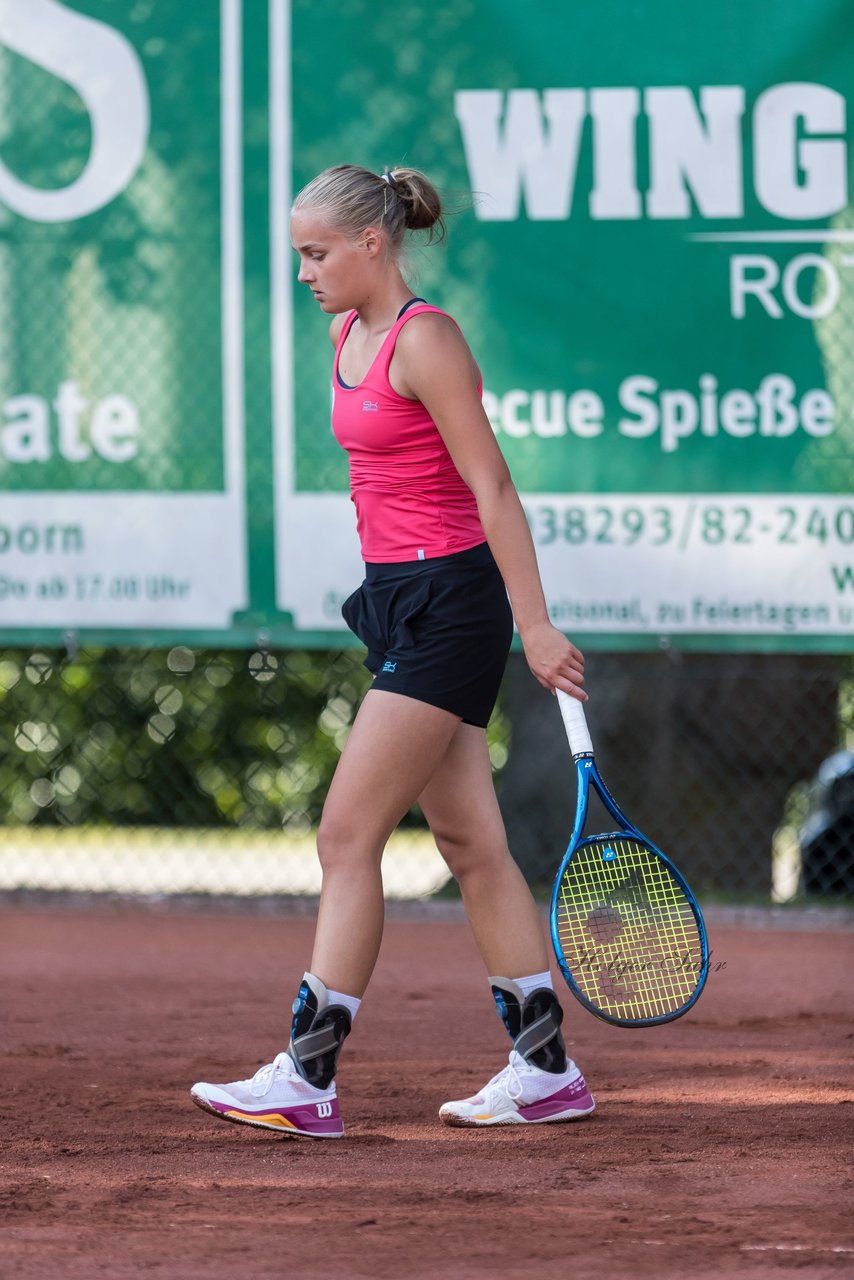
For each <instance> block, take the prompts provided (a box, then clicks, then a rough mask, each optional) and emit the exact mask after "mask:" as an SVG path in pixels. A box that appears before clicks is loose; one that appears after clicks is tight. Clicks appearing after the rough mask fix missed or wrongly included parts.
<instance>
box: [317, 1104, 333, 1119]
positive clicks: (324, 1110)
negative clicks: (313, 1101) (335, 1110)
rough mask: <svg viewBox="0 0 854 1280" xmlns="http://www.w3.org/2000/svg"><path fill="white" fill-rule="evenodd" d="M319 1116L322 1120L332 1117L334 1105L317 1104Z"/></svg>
mask: <svg viewBox="0 0 854 1280" xmlns="http://www.w3.org/2000/svg"><path fill="white" fill-rule="evenodd" d="M317 1114H318V1115H319V1116H320V1117H321V1118H325V1117H326V1116H331V1115H332V1103H331V1102H318V1104H317Z"/></svg>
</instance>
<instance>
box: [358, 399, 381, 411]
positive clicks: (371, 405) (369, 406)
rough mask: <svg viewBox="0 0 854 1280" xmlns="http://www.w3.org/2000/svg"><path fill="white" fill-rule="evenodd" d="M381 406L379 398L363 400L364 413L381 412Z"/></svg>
mask: <svg viewBox="0 0 854 1280" xmlns="http://www.w3.org/2000/svg"><path fill="white" fill-rule="evenodd" d="M379 411H380V406H379V401H377V400H363V401H362V413H379Z"/></svg>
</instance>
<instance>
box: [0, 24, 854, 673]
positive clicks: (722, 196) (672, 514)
mask: <svg viewBox="0 0 854 1280" xmlns="http://www.w3.org/2000/svg"><path fill="white" fill-rule="evenodd" d="M186 8H187V7H185V6H175V5H172V4H170V3H168V2H167V0H145V3H142V2H141V3H139V4H135V5H131V6H116V5H115V4H113V3H110V2H109V0H75V2H74V3H70V2H64V3H60V0H0V274H2V279H3V284H4V288H3V289H1V290H0V410H2V418H0V504H1V505H0V635H2V637H3V638H4V639H6V640H9V639H11V638H14V637H25V636H26V637H27V638H28V639H31V638H35V637H41V636H56V635H61V634H63V633H65V632H72V633H75V634H80V635H92V636H100V637H107V638H121V639H122V640H123V641H124V642H130V643H134V642H139V643H150V642H151V641H152V640H158V639H162V640H163V641H164V642H167V641H170V640H172V639H174V638H176V637H184V638H187V639H188V640H190V641H192V640H193V639H194V638H195V639H197V640H199V641H200V642H202V641H213V640H216V641H218V642H223V643H233V644H244V643H254V642H255V641H256V640H257V638H258V635H259V633H261V634H262V636H263V638H264V639H265V640H267V641H269V642H270V643H283V644H296V645H299V644H310V643H321V642H325V641H326V642H331V643H337V642H338V640H339V638H343V634H344V628H343V623H342V621H341V617H340V604H341V601H342V599H343V598H344V597H346V596H347V595H348V594H349V593H350V592H351V591H352V590H353V587H354V586H355V585H356V584H357V582H358V581H359V577H360V573H361V566H360V561H359V556H358V544H357V541H356V535H355V521H354V518H353V512H352V505H351V503H350V501H349V498H348V493H347V466H346V458H345V457H344V455H343V454H342V453H341V451H340V450H339V449H338V446H337V445H336V443H335V441H334V439H333V437H332V435H331V431H330V427H329V395H330V387H329V375H330V360H331V348H330V346H329V343H328V340H327V334H326V330H327V323H328V322H327V318H326V317H325V316H324V315H323V314H322V313H320V312H319V311H318V309H317V307H316V304H315V303H314V302H313V300H312V298H311V295H310V294H309V293H308V291H306V290H304V289H302V288H301V287H300V286H299V285H298V284H297V283H296V279H295V270H294V261H293V254H292V250H291V248H290V241H289V234H288V214H289V208H290V203H291V200H292V198H293V194H294V193H295V191H296V190H298V189H299V187H300V186H301V185H302V184H303V183H304V182H306V181H307V180H308V179H309V178H311V177H312V176H313V175H314V174H315V173H316V172H318V171H319V170H320V169H322V168H324V167H326V166H328V165H330V164H336V163H341V162H351V163H356V164H364V165H366V166H368V167H370V168H372V169H373V170H375V171H377V172H379V171H381V170H382V169H383V168H384V167H386V166H393V165H395V164H399V163H406V164H413V165H416V166H417V167H420V168H423V169H424V170H425V171H426V172H427V173H428V174H430V175H431V177H433V178H434V179H435V181H436V182H437V184H438V185H439V187H440V188H441V189H442V190H443V191H444V192H445V193H446V194H447V197H448V202H449V206H450V207H451V209H452V210H455V211H456V212H455V213H454V215H453V216H452V217H451V220H450V223H451V225H450V235H449V238H448V241H447V244H445V245H442V246H439V247H431V248H429V249H425V248H418V247H417V246H416V247H415V248H413V250H412V252H411V255H410V268H411V270H412V273H413V280H414V281H415V284H416V286H417V290H418V292H419V293H420V294H421V295H423V296H426V297H428V298H429V300H430V301H432V302H434V303H436V304H437V305H439V306H442V307H444V308H446V309H447V310H449V311H450V312H451V313H452V314H453V315H454V316H455V317H456V318H457V319H458V320H459V322H460V323H461V325H462V327H463V329H464V332H465V333H466V335H467V337H468V339H469V341H470V343H471V345H472V347H473V349H474V352H475V355H476V357H477V359H478V361H479V363H480V365H481V367H482V369H483V372H484V384H485V390H484V405H485V408H486V412H487V414H488V416H489V418H490V421H491V422H492V425H493V428H494V430H495V432H496V435H497V438H498V440H499V442H500V444H501V447H502V449H503V451H504V453H505V455H506V457H507V459H508V462H509V464H510V467H511V470H512V472H513V475H514V478H515V480H516V483H517V486H518V488H519V490H520V492H521V493H522V495H523V501H524V503H525V507H526V510H527V513H528V517H529V521H530V525H531V529H532V533H533V536H534V540H535V543H536V545H537V550H538V555H539V558H540V564H541V568H542V573H543V578H544V582H545V585H546V590H547V595H548V598H549V604H550V608H551V611H552V614H553V617H554V618H555V620H556V621H557V622H558V623H559V625H561V626H563V627H564V628H565V629H566V630H567V631H569V632H570V633H572V634H576V635H579V636H582V637H585V638H586V639H585V643H588V644H593V645H595V644H599V645H601V646H608V645H615V644H620V645H630V644H637V645H652V644H657V643H659V640H660V638H661V637H672V638H673V640H674V642H675V643H683V644H692V643H693V644H697V645H702V646H703V647H706V648H715V647H730V648H732V647H745V648H751V647H764V648H768V647H790V648H800V649H810V648H836V649H838V648H850V647H851V639H852V636H854V494H852V490H854V417H852V411H854V354H852V345H854V344H852V338H853V337H854V293H852V273H854V216H852V213H851V210H850V202H849V175H850V169H851V156H850V143H849V135H850V124H849V114H850V112H849V101H850V100H851V99H852V98H854V56H852V55H854V28H852V26H851V23H850V21H849V20H848V15H847V13H846V12H845V11H844V10H841V9H840V7H839V6H838V4H837V3H835V0H814V3H813V4H811V5H809V6H804V5H803V4H802V3H800V0H781V2H780V3H779V4H778V5H777V6H775V9H774V19H773V23H771V24H769V21H768V9H767V6H766V5H764V4H761V3H760V0H739V2H738V3H736V0H722V2H721V3H719V4H717V5H713V6H708V7H706V8H705V9H702V10H701V9H697V8H692V10H691V11H690V12H687V11H686V9H685V6H684V5H682V4H678V3H676V0H655V2H654V3H652V4H650V5H645V6H638V5H636V4H634V3H632V2H631V0H615V3H613V4H611V5H607V6H603V5H592V4H587V5H577V4H576V5H566V4H564V3H558V0H544V2H543V3H540V4H538V5H536V6H528V7H521V8H520V6H518V5H511V4H510V3H507V2H506V0H491V2H490V3H489V4H487V3H486V2H485V0H465V3H459V2H457V3H442V2H440V3H438V4H437V3H431V4H427V3H426V0H423V2H422V0H412V2H409V3H407V4H406V5H393V4H390V3H388V4H387V3H379V4H377V5H374V6H372V7H371V8H370V10H369V9H368V8H366V6H364V5H363V4H361V3H352V4H343V5H342V4H338V3H336V4H331V3H329V2H328V0H311V2H309V0H292V2H291V3H289V2H288V0H269V2H268V0H243V3H241V0H204V3H202V4H199V5H196V6H192V8H190V9H189V11H185V9H186Z"/></svg>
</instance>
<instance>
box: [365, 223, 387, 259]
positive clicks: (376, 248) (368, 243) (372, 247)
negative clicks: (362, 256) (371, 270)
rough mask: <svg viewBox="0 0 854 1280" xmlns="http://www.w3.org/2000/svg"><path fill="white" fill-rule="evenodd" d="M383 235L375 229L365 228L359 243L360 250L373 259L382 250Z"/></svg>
mask: <svg viewBox="0 0 854 1280" xmlns="http://www.w3.org/2000/svg"><path fill="white" fill-rule="evenodd" d="M382 240H383V235H382V232H381V231H380V230H379V229H378V228H377V227H366V228H365V230H364V231H363V233H362V238H361V240H360V241H359V246H360V248H362V249H364V250H365V251H366V252H367V253H368V255H369V256H370V257H372V258H375V257H376V255H377V254H378V253H379V252H380V249H381V248H382Z"/></svg>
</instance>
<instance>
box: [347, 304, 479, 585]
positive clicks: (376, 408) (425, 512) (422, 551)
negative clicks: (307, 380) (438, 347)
mask: <svg viewBox="0 0 854 1280" xmlns="http://www.w3.org/2000/svg"><path fill="white" fill-rule="evenodd" d="M425 312H431V313H433V314H437V315H445V312H444V311H440V310H439V308H438V307H431V306H428V305H427V304H426V303H415V304H413V305H412V306H411V307H410V308H409V309H408V310H406V311H404V313H403V315H402V316H399V317H398V319H397V320H396V321H395V323H394V325H393V326H392V328H391V329H390V330H389V332H388V334H387V335H386V337H385V339H384V341H383V344H382V346H381V347H380V349H379V351H378V352H377V355H376V358H375V359H374V362H373V364H372V365H371V367H370V369H369V370H368V372H367V373H366V374H365V376H364V378H363V379H362V381H361V382H360V383H359V385H358V386H356V387H348V386H346V385H345V384H344V383H343V382H342V380H341V377H340V375H339V373H338V359H339V356H340V354H341V348H342V347H343V346H344V342H345V341H346V338H347V334H348V333H349V332H350V329H351V328H352V326H353V322H354V321H355V320H356V318H357V313H356V312H355V311H351V312H350V314H349V315H348V317H347V319H346V320H345V322H344V325H343V327H342V329H341V336H340V337H339V339H338V345H337V347H336V348H335V360H334V363H333V367H332V430H333V432H334V434H335V438H336V440H337V441H338V443H339V444H340V445H341V446H342V448H344V449H346V451H347V453H348V454H349V457H350V496H351V498H352V500H353V502H354V504H355V507H356V524H357V528H358V531H359V540H360V542H361V545H362V559H363V560H365V561H366V562H368V563H372V564H388V563H392V562H395V561H403V560H428V559H431V558H432V557H433V556H445V555H450V554H451V553H452V552H454V551H466V550H468V548H469V547H474V546H477V544H478V543H480V542H484V541H485V534H484V532H483V526H482V525H481V523H480V517H479V516H478V513H477V503H476V502H475V499H474V494H473V493H472V491H471V489H470V488H469V487H468V485H467V484H466V483H465V481H464V480H463V478H462V476H461V475H460V473H459V472H458V471H457V469H456V467H455V466H454V463H453V460H452V458H451V455H450V453H449V452H448V450H447V447H446V445H445V442H444V440H443V439H442V437H441V435H440V434H439V430H438V428H437V426H436V424H435V422H434V421H433V419H432V418H431V417H430V415H429V413H428V412H427V410H426V409H425V408H424V405H423V404H422V403H421V401H420V400H408V399H407V398H406V397H405V396H401V395H398V393H397V392H396V391H395V390H394V388H393V387H392V385H391V383H390V382H389V380H388V370H389V365H390V364H391V358H392V356H393V354H394V348H395V343H396V342H397V335H398V334H399V333H400V331H401V329H402V328H403V326H404V325H405V324H406V323H407V321H409V320H411V319H412V317H413V316H418V315H423V314H424V313H425ZM449 318H450V317H449ZM454 323H456V321H454Z"/></svg>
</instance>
